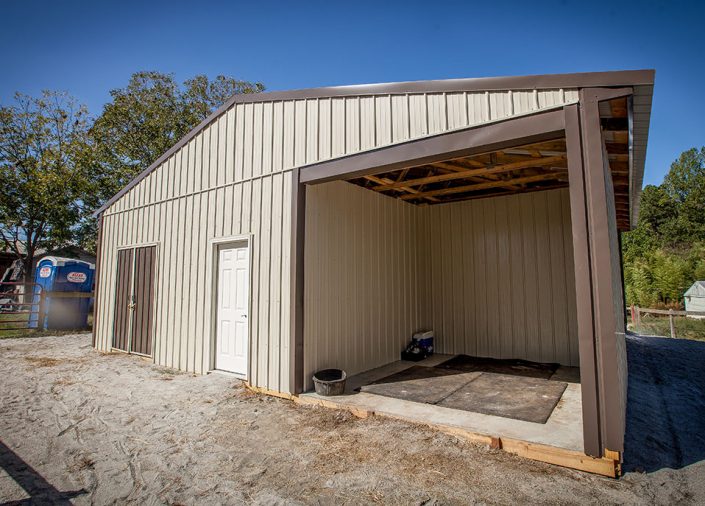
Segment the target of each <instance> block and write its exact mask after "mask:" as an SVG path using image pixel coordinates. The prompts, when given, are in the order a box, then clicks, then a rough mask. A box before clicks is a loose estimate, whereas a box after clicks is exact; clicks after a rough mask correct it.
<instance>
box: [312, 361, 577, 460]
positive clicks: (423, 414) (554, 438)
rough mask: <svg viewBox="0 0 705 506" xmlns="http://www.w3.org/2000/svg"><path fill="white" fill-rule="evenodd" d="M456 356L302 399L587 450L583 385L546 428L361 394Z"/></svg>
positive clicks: (385, 370)
mask: <svg viewBox="0 0 705 506" xmlns="http://www.w3.org/2000/svg"><path fill="white" fill-rule="evenodd" d="M452 356H453V355H442V354H437V355H433V356H431V357H429V358H427V359H425V360H422V361H420V362H404V361H401V360H399V361H396V362H392V363H390V364H387V365H384V366H382V367H378V368H376V369H371V370H369V371H365V372H362V373H360V374H356V375H354V376H351V377H350V378H348V380H347V383H346V387H345V394H344V395H340V396H335V397H321V396H319V395H317V394H316V393H315V392H307V393H304V394H301V396H302V397H310V398H313V399H321V400H325V401H328V402H331V403H337V404H340V405H341V406H351V407H354V408H358V409H362V410H367V411H373V412H375V413H377V414H379V415H387V416H391V417H394V418H402V419H406V420H409V421H412V422H417V423H423V424H432V425H442V426H448V427H455V428H460V429H463V430H466V431H469V432H474V433H477V434H482V435H487V436H493V437H504V438H513V439H518V440H522V441H528V442H532V443H540V444H544V445H549V446H555V447H558V448H565V449H568V450H577V451H581V452H582V451H583V428H582V423H583V422H582V420H583V412H582V398H581V390H580V384H579V383H568V387H567V388H566V390H565V392H563V396H562V397H561V400H560V401H559V402H558V405H557V406H556V408H555V409H554V410H553V413H552V414H551V416H550V417H549V418H548V421H547V422H546V423H545V424H544V423H533V422H525V421H522V420H514V419H511V418H503V417H499V416H493V415H485V414H482V413H473V412H469V411H462V410H458V409H452V408H446V407H442V406H436V405H433V404H424V403H419V402H413V401H407V400H402V399H394V398H391V397H384V396H381V395H375V394H371V393H367V392H357V391H356V390H357V389H358V388H359V387H361V386H363V385H368V384H370V383H372V382H374V381H377V380H380V379H382V378H384V377H386V376H389V375H391V374H394V373H397V372H400V371H403V370H405V369H408V368H409V367H412V366H413V365H420V366H426V367H435V366H436V365H438V364H440V363H442V362H444V361H446V360H448V359H449V358H451V357H452ZM559 371H560V368H559Z"/></svg>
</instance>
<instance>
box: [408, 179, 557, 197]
mask: <svg viewBox="0 0 705 506" xmlns="http://www.w3.org/2000/svg"><path fill="white" fill-rule="evenodd" d="M559 176H560V174H557V173H555V172H553V173H548V174H538V175H536V176H527V177H519V178H513V179H510V180H508V181H491V182H488V183H480V184H473V185H466V186H455V187H451V188H441V189H439V190H429V191H426V192H422V193H417V194H415V195H402V196H401V199H402V200H412V199H415V198H421V197H424V198H425V197H437V196H440V195H452V194H454V193H466V192H473V191H480V190H488V189H490V188H503V187H506V186H509V185H513V184H527V183H537V182H539V181H548V180H550V179H553V180H557V179H559Z"/></svg>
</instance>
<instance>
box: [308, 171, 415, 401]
mask: <svg viewBox="0 0 705 506" xmlns="http://www.w3.org/2000/svg"><path fill="white" fill-rule="evenodd" d="M415 211H417V208H415V207H414V206H411V205H409V204H407V203H405V202H402V201H400V200H398V199H391V198H388V197H384V196H382V195H379V194H376V193H374V192H371V191H369V190H365V189H363V188H360V187H358V186H355V185H352V184H349V183H345V182H340V181H337V182H333V183H328V184H323V185H318V186H313V187H309V188H308V190H307V196H306V246H305V281H304V287H305V288H304V297H305V298H304V308H305V309H304V311H305V323H304V343H305V344H304V371H305V378H306V387H307V388H310V387H312V382H311V375H312V374H313V372H315V371H317V370H319V369H324V368H326V367H338V368H343V369H345V370H346V372H347V373H348V374H355V373H356V372H361V371H363V370H366V369H370V368H373V367H377V366H380V365H383V364H386V363H388V362H391V361H394V360H397V359H398V356H399V351H400V347H402V346H403V345H404V343H405V342H406V341H407V340H408V337H409V336H410V335H411V333H413V331H415V330H416V326H417V325H418V322H419V318H418V316H417V315H416V311H417V306H416V305H415V304H413V303H412V300H413V299H414V298H415V292H416V280H415V276H414V273H415V272H416V266H415V265H414V255H412V254H411V252H412V251H413V250H414V248H415V237H416V233H415V232H416V217H417V213H416V212H415Z"/></svg>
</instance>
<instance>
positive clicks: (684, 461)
mask: <svg viewBox="0 0 705 506" xmlns="http://www.w3.org/2000/svg"><path fill="white" fill-rule="evenodd" d="M627 356H628V359H629V393H628V403H627V428H626V436H625V443H624V446H625V448H624V468H625V470H626V471H644V472H653V471H657V470H659V469H663V468H671V469H680V468H682V467H685V466H688V465H690V464H694V463H695V462H700V461H703V460H705V342H703V341H689V340H685V339H669V338H662V337H651V336H636V335H630V336H628V337H627Z"/></svg>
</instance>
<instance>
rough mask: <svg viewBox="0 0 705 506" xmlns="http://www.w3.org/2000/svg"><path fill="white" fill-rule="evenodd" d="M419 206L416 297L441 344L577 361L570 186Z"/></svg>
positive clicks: (447, 349)
mask: <svg viewBox="0 0 705 506" xmlns="http://www.w3.org/2000/svg"><path fill="white" fill-rule="evenodd" d="M421 210H422V212H423V215H422V219H421V230H420V232H419V238H420V248H421V249H422V251H423V253H422V255H421V257H422V266H421V268H420V270H419V272H421V273H425V275H426V277H425V280H423V281H422V282H421V283H420V286H421V287H422V288H421V290H420V294H419V295H420V298H421V300H422V306H423V308H426V309H427V311H428V313H424V314H425V315H426V319H425V325H426V326H428V327H429V328H431V329H433V330H434V331H435V333H436V346H437V351H439V352H440V353H465V354H469V355H476V356H485V357H495V358H526V359H529V360H535V361H541V362H558V363H561V364H566V365H575V366H577V365H578V343H577V327H576V317H575V311H576V308H575V287H574V283H575V280H574V274H573V250H572V237H571V226H570V203H569V201H568V192H567V190H551V191H544V192H536V193H528V194H523V195H514V196H506V197H495V198H488V199H479V200H471V201H465V202H458V203H454V204H444V205H437V206H429V207H426V208H421Z"/></svg>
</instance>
